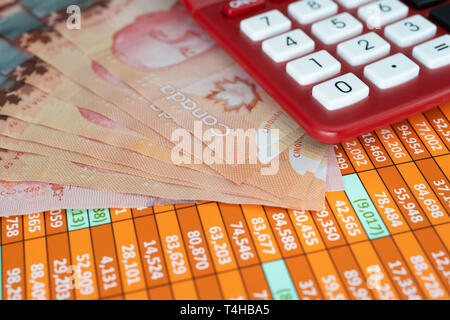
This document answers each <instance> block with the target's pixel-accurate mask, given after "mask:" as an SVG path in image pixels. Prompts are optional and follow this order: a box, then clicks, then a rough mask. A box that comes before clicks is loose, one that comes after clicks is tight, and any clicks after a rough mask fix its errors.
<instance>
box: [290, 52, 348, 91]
mask: <svg viewBox="0 0 450 320" xmlns="http://www.w3.org/2000/svg"><path fill="white" fill-rule="evenodd" d="M286 71H287V73H288V74H289V75H290V76H291V77H292V78H294V79H295V81H297V82H298V83H299V84H300V85H303V86H305V85H308V84H312V83H316V82H319V81H322V80H325V79H328V78H330V77H332V76H334V75H337V74H338V73H339V72H341V63H340V62H339V61H338V60H336V58H335V57H333V56H332V55H331V54H329V53H328V51H326V50H320V51H317V52H314V53H312V54H310V55H307V56H305V57H302V58H299V59H297V60H294V61H291V62H289V63H288V64H287V65H286Z"/></svg>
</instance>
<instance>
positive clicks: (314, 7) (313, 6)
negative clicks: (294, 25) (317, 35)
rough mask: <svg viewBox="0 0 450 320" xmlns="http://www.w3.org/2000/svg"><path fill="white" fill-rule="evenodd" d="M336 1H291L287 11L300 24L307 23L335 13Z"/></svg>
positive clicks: (336, 8)
mask: <svg viewBox="0 0 450 320" xmlns="http://www.w3.org/2000/svg"><path fill="white" fill-rule="evenodd" d="M337 10H338V6H337V4H336V3H334V2H333V1H330V0H302V1H297V2H294V3H291V4H290V5H289V6H288V13H289V15H290V16H291V17H293V18H294V19H295V20H297V22H298V23H300V24H308V23H311V22H314V21H317V20H320V19H323V18H326V17H329V16H331V15H333V14H335V13H336V12H337Z"/></svg>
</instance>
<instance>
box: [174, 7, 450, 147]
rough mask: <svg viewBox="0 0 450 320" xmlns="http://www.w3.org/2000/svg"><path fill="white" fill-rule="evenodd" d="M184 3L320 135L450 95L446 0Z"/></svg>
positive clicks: (367, 126) (347, 133) (359, 128)
mask: <svg viewBox="0 0 450 320" xmlns="http://www.w3.org/2000/svg"><path fill="white" fill-rule="evenodd" d="M183 1H184V4H185V6H186V8H187V9H188V11H189V12H190V14H191V15H192V17H193V18H194V19H195V21H196V22H197V23H198V24H199V25H200V26H201V27H202V28H203V29H204V30H205V31H206V32H207V33H208V34H209V35H210V36H211V37H212V38H213V39H214V40H216V42H217V43H218V44H219V45H220V46H222V47H223V48H224V49H225V50H226V51H227V52H228V54H230V56H231V57H232V58H233V59H234V60H235V61H237V62H238V63H239V64H240V65H241V66H242V67H243V68H244V69H245V70H246V71H247V72H248V73H249V74H250V75H251V76H252V77H253V78H254V79H255V81H257V82H258V84H259V85H260V86H261V87H262V88H263V89H264V90H266V92H267V93H268V94H270V95H271V96H272V97H273V98H274V99H275V100H276V101H277V102H278V103H279V104H280V105H281V107H282V108H283V109H284V110H285V111H286V112H287V113H288V114H289V115H290V116H291V117H292V118H293V119H295V120H296V121H297V122H298V123H299V124H300V125H301V126H302V128H303V129H304V130H305V131H306V132H307V133H308V134H309V135H311V136H312V137H314V138H315V139H317V140H319V141H321V142H324V143H329V144H334V143H337V142H340V141H343V140H345V139H348V138H351V137H354V136H357V135H361V134H364V133H367V132H369V131H372V130H374V129H377V128H380V127H382V126H385V125H389V124H391V123H394V122H397V121H400V120H403V119H405V118H407V117H409V116H411V115H413V114H415V113H419V112H422V111H425V110H426V109H429V108H432V107H435V106H437V105H438V104H440V103H444V102H447V101H449V100H450V34H449V31H450V1H442V0H405V1H399V0H378V1H371V0H300V1H292V0H227V1H224V0H183Z"/></svg>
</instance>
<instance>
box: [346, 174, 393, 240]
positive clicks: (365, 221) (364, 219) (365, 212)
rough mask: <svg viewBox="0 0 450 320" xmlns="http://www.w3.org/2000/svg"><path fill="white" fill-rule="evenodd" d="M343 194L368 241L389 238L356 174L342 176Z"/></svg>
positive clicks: (381, 220)
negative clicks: (345, 195) (348, 200)
mask: <svg viewBox="0 0 450 320" xmlns="http://www.w3.org/2000/svg"><path fill="white" fill-rule="evenodd" d="M343 178H344V184H345V193H346V194H347V196H348V198H349V199H350V202H351V204H352V206H353V209H354V210H355V212H356V214H357V216H358V218H359V220H360V221H361V224H362V225H363V228H364V230H365V231H366V233H367V235H368V237H369V239H371V240H372V239H378V238H382V237H386V236H389V231H388V229H387V227H386V225H385V224H384V222H383V219H382V218H381V216H380V214H379V213H378V211H377V209H376V208H375V206H374V204H373V202H372V200H371V199H370V197H369V194H368V193H367V191H366V189H365V188H364V186H363V184H362V183H361V180H360V179H359V177H358V175H357V174H356V173H353V174H349V175H347V176H344V177H343Z"/></svg>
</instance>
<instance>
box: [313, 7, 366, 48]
mask: <svg viewBox="0 0 450 320" xmlns="http://www.w3.org/2000/svg"><path fill="white" fill-rule="evenodd" d="M362 30H363V25H362V23H361V22H359V21H358V20H357V19H355V18H354V17H353V16H352V15H351V14H350V13H348V12H343V13H340V14H338V15H335V16H333V17H331V18H327V19H324V20H322V21H319V22H316V23H314V24H313V25H312V27H311V32H312V34H313V35H314V36H316V37H317V38H319V40H320V41H322V42H323V43H325V44H334V43H337V42H340V41H343V40H346V39H349V38H351V37H354V36H356V35H358V34H360V33H361V32H362Z"/></svg>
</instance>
